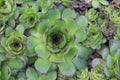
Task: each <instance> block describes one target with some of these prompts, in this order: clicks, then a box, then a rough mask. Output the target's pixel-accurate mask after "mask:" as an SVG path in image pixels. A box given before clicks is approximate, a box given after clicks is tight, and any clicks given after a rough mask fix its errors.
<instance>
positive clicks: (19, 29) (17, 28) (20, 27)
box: [16, 25, 24, 34]
mask: <svg viewBox="0 0 120 80" xmlns="http://www.w3.org/2000/svg"><path fill="white" fill-rule="evenodd" d="M16 30H17V31H18V32H20V33H21V34H23V33H24V26H23V25H18V26H17V27H16Z"/></svg>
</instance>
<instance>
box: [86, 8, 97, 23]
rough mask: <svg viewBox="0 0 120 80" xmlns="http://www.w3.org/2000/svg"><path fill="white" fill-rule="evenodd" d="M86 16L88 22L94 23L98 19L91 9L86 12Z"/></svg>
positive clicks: (94, 11)
mask: <svg viewBox="0 0 120 80" xmlns="http://www.w3.org/2000/svg"><path fill="white" fill-rule="evenodd" d="M86 16H87V17H88V20H89V21H94V20H95V19H96V18H97V17H98V14H97V12H96V10H94V9H93V8H91V9H89V10H88V11H87V12H86Z"/></svg>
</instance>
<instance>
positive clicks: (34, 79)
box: [26, 68, 38, 80]
mask: <svg viewBox="0 0 120 80" xmlns="http://www.w3.org/2000/svg"><path fill="white" fill-rule="evenodd" d="M26 76H27V79H28V80H38V75H37V72H36V71H35V70H34V69H33V68H28V69H27V72H26Z"/></svg>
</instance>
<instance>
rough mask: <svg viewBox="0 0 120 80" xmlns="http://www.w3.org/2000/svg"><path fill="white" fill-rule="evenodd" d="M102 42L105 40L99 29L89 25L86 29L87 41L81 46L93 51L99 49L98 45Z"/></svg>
mask: <svg viewBox="0 0 120 80" xmlns="http://www.w3.org/2000/svg"><path fill="white" fill-rule="evenodd" d="M104 42H105V38H104V37H103V34H102V33H101V31H100V29H99V28H98V27H97V26H96V25H93V24H91V25H90V26H89V29H88V35H87V39H86V40H85V41H84V43H83V44H84V45H86V46H87V47H91V48H93V49H99V48H100V45H101V44H103V43H104Z"/></svg>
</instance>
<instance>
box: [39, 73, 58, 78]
mask: <svg viewBox="0 0 120 80" xmlns="http://www.w3.org/2000/svg"><path fill="white" fill-rule="evenodd" d="M56 78H57V73H56V72H55V71H52V72H49V73H48V74H47V75H40V77H39V79H38V80H56Z"/></svg>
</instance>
